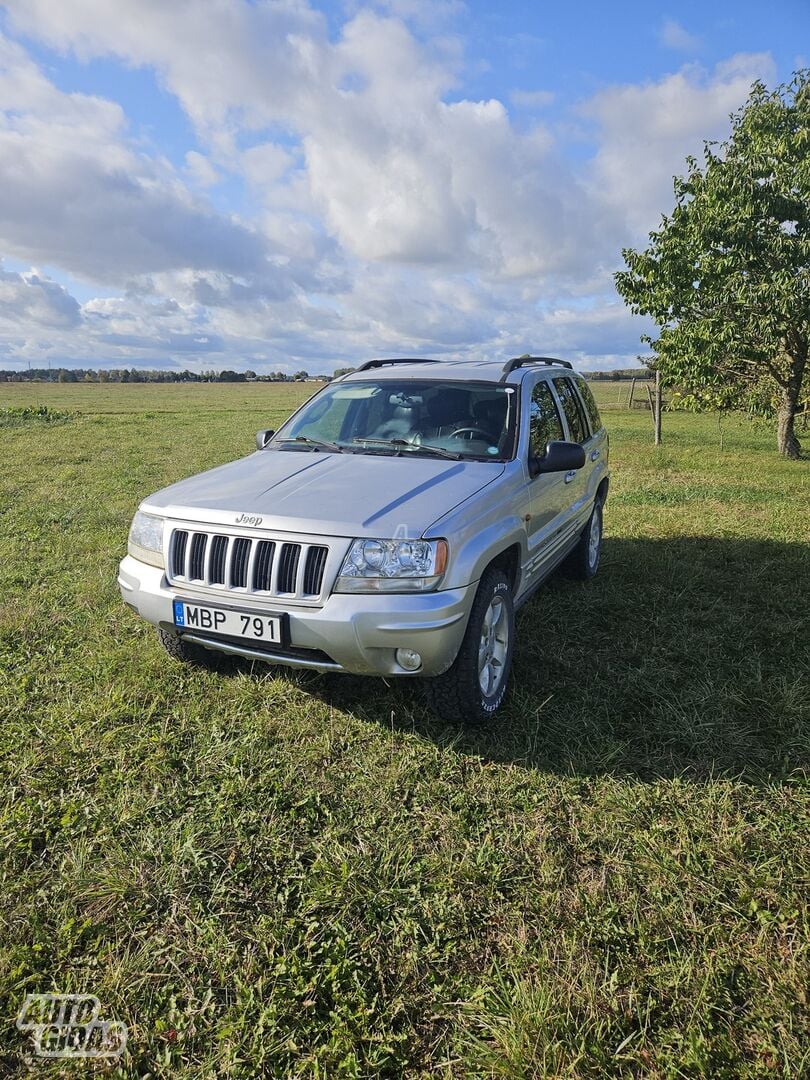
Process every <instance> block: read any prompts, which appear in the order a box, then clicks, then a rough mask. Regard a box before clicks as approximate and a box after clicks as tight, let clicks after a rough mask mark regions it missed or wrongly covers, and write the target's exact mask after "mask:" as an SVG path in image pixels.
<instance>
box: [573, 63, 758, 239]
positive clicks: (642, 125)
mask: <svg viewBox="0 0 810 1080" xmlns="http://www.w3.org/2000/svg"><path fill="white" fill-rule="evenodd" d="M772 76H773V61H772V59H771V57H770V56H769V55H768V54H767V53H751V54H739V55H737V56H734V57H732V58H731V59H730V60H728V61H725V62H723V63H721V64H718V65H717V66H716V67H715V68H714V70H713V71H711V72H709V71H706V70H705V69H704V68H702V67H700V66H699V65H688V66H686V67H684V68H682V69H681V71H679V72H677V73H676V74H673V75H667V76H665V77H664V78H662V79H660V80H658V81H657V82H649V83H646V84H643V85H639V84H631V85H626V86H611V87H608V88H607V89H605V90H602V91H600V92H599V93H598V94H596V95H595V96H594V97H592V98H591V99H590V101H589V102H587V103H586V104H585V105H584V106H583V109H582V111H583V113H584V114H585V115H586V116H588V117H591V118H593V119H594V120H595V121H596V122H597V124H598V129H599V130H598V142H599V150H598V152H597V154H596V156H595V159H594V163H593V182H594V186H595V187H597V188H598V189H599V190H600V191H601V192H602V193H603V195H604V197H605V199H606V201H607V202H608V203H609V205H610V206H612V207H613V209H614V210H616V211H619V212H621V213H622V214H623V215H624V216H625V219H626V221H627V224H628V226H629V229H630V230H631V231H632V232H633V233H635V234H636V236H637V235H638V234H639V233H642V234H643V233H646V232H647V231H648V230H650V229H652V228H654V227H655V226H656V224H657V223H658V221H659V219H660V215H661V214H662V213H663V212H668V211H669V210H671V208H672V204H673V194H672V177H673V175H675V174H681V173H683V172H684V170H685V159H686V157H687V155H688V154H695V155H699V154H700V151H701V149H702V147H703V141H704V140H712V139H722V138H723V137H724V136H726V135H727V134H728V131H729V115H730V114H731V113H732V112H734V111H735V110H736V109H738V108H739V107H740V106H741V105H743V104H744V103H745V101H746V98H747V96H748V92H749V90H750V88H751V84H752V82H753V81H754V80H755V79H757V78H764V79H766V80H767V79H769V78H772Z"/></svg>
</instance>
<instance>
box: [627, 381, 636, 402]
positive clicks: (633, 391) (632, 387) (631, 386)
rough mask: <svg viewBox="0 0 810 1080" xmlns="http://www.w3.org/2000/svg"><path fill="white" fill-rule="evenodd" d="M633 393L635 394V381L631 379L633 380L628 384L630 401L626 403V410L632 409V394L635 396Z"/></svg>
mask: <svg viewBox="0 0 810 1080" xmlns="http://www.w3.org/2000/svg"><path fill="white" fill-rule="evenodd" d="M635 392H636V380H635V379H633V380H632V381H631V383H630V399H629V401H628V402H627V408H628V409H632V408H633V394H635Z"/></svg>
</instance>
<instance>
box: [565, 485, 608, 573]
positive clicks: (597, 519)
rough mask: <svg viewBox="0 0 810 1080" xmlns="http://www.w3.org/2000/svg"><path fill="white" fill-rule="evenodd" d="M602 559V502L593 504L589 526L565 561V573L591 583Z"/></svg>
mask: <svg viewBox="0 0 810 1080" xmlns="http://www.w3.org/2000/svg"><path fill="white" fill-rule="evenodd" d="M601 557H602V500H601V499H600V498H597V500H596V502H595V503H594V504H593V510H592V511H591V516H590V517H589V518H588V524H587V525H586V526H585V528H584V529H583V530H582V536H580V538H579V543H578V544H577V546H576V547H575V548H574V550H573V551H572V552H571V554H570V555H569V556H568V558H567V559H566V560H565V572H566V573H567V574H568V576H569V577H573V578H578V579H579V580H580V581H589V580H590V579H591V578H592V577H593V576H594V575H595V574H596V571H597V570H598V569H599V560H600V559H601Z"/></svg>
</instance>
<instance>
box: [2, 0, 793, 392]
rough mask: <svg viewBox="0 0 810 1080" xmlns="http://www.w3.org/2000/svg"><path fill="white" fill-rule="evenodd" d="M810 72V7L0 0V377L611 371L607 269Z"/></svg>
mask: <svg viewBox="0 0 810 1080" xmlns="http://www.w3.org/2000/svg"><path fill="white" fill-rule="evenodd" d="M808 64H810V2H808V0H772V2H771V3H769V4H762V3H761V2H756V3H754V2H750V0H733V2H730V0H712V2H711V3H706V2H705V0H703V2H701V3H697V2H693V0H681V2H680V3H678V4H677V5H675V4H658V3H656V2H655V0H648V2H644V3H642V2H640V0H624V2H622V3H621V4H605V3H604V0H602V2H600V3H596V2H591V0H581V2H577V0H572V2H569V3H568V4H559V3H550V2H545V3H542V2H538V3H534V4H528V3H523V4H520V3H515V2H510V0H504V2H499V3H497V4H496V3H492V2H490V3H486V2H479V0H430V2H429V0H368V2H363V0H346V2H345V3H329V4H318V3H315V2H308V0H171V2H170V3H167V2H166V0H58V3H57V2H55V0H0V368H11V369H24V368H26V367H28V366H29V365H30V366H32V367H45V366H47V365H51V366H52V367H99V368H100V367H151V368H154V367H159V368H168V369H172V368H177V369H180V370H182V369H185V368H190V369H191V370H192V371H206V370H211V369H215V370H221V369H223V368H232V369H235V370H237V371H244V370H248V369H252V370H255V371H257V372H259V373H263V372H268V371H276V370H282V371H288V372H293V371H297V370H300V369H302V368H303V369H305V370H307V371H309V372H310V373H320V372H325V373H331V372H332V371H333V370H334V369H335V368H336V367H344V366H354V365H355V364H357V363H359V362H361V361H362V360H366V359H369V358H371V357H379V356H433V357H438V358H440V359H460V358H466V357H470V358H483V357H494V358H507V357H509V356H513V355H519V354H521V353H526V352H531V353H535V354H541V355H555V356H559V357H561V358H563V359H567V360H570V361H573V362H574V363H575V365H576V366H577V367H579V368H581V369H583V370H599V369H602V370H608V369H611V368H617V367H630V366H633V365H634V364H635V363H636V362H637V357H639V356H640V355H644V346H643V345H642V344H641V343H640V335H641V334H642V333H644V332H645V330H647V329H648V327H647V325H646V323H645V321H644V320H643V319H640V318H637V317H633V316H631V315H630V314H629V313H628V311H627V310H626V308H625V307H624V305H623V303H622V302H621V300H620V299H619V298H618V296H617V295H616V292H615V290H614V288H613V273H614V272H615V271H616V270H617V269H619V268H620V267H621V266H622V258H621V251H622V248H623V247H628V246H634V247H637V246H639V245H643V244H644V241H645V238H646V236H647V234H648V233H649V231H650V230H651V229H654V228H655V227H656V226H657V224H658V223H659V221H660V217H661V214H662V213H667V212H669V211H671V209H672V206H673V194H672V177H673V175H674V174H677V173H681V172H683V170H684V163H685V158H686V156H687V155H688V154H699V153H700V151H701V148H702V145H703V140H707V139H708V140H722V139H723V138H724V137H725V136H726V135H727V134H728V132H729V116H730V114H731V113H732V112H734V111H735V110H737V109H739V108H740V107H741V106H742V105H743V104H744V102H745V100H746V97H747V95H748V92H749V89H750V86H751V84H752V82H753V81H754V80H755V79H761V80H763V81H764V82H765V83H766V84H768V85H770V86H773V85H776V84H777V83H780V82H784V81H786V80H788V79H789V78H790V77H791V74H792V72H793V71H794V70H796V69H798V68H801V67H805V66H807V65H808Z"/></svg>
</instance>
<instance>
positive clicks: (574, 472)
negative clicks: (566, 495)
mask: <svg viewBox="0 0 810 1080" xmlns="http://www.w3.org/2000/svg"><path fill="white" fill-rule="evenodd" d="M576 475H577V470H576V469H572V470H571V472H567V473H566V474H565V476H564V478H563V479H564V480H565V482H566V484H570V483H571V481H572V480H573V479H574V477H575V476H576Z"/></svg>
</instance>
